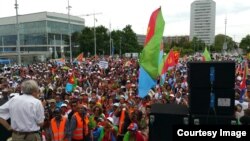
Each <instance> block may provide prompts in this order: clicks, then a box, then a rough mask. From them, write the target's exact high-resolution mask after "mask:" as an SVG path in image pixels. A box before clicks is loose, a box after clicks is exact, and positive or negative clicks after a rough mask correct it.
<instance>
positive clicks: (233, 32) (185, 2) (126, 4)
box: [0, 0, 250, 41]
mask: <svg viewBox="0 0 250 141" xmlns="http://www.w3.org/2000/svg"><path fill="white" fill-rule="evenodd" d="M193 1H194V0H69V2H70V5H71V6H72V9H71V14H72V15H75V16H80V15H85V14H89V13H94V12H97V13H99V12H101V13H102V14H100V15H97V16H96V18H97V19H98V22H96V25H97V26H98V25H104V26H105V27H107V28H109V23H111V28H112V29H113V30H116V29H122V28H124V27H125V26H126V25H128V24H130V25H132V29H133V30H134V31H135V32H136V33H137V34H145V33H146V31H147V25H148V21H149V17H150V15H151V13H152V12H153V11H154V10H155V9H157V8H158V7H159V6H161V7H162V12H163V16H164V19H165V22H166V24H165V30H164V36H175V35H189V27H190V4H191V3H192V2H193ZM215 2H216V30H215V33H216V34H219V33H222V34H224V32H225V31H224V30H225V24H224V23H225V22H224V21H225V18H226V17H227V21H228V22H227V35H229V36H231V37H232V38H233V39H235V40H236V41H240V40H241V38H242V37H245V36H246V35H247V34H250V18H249V15H250V1H249V0H215ZM14 3H15V0H0V17H7V16H14V15H15V9H14ZM18 4H19V14H28V13H34V12H41V11H49V12H58V13H65V14H67V9H66V7H67V4H68V0H18ZM84 18H85V19H86V25H87V26H93V25H94V22H93V17H92V16H90V17H84Z"/></svg>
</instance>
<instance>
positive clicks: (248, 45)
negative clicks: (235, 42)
mask: <svg viewBox="0 0 250 141" xmlns="http://www.w3.org/2000/svg"><path fill="white" fill-rule="evenodd" d="M240 48H242V49H244V50H247V52H249V51H250V35H249V34H248V35H247V36H246V37H244V38H243V39H242V40H241V42H240Z"/></svg>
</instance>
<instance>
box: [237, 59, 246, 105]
mask: <svg viewBox="0 0 250 141" xmlns="http://www.w3.org/2000/svg"><path fill="white" fill-rule="evenodd" d="M247 75H248V63H247V61H245V62H244V71H243V78H242V81H241V83H240V90H241V93H240V99H239V101H240V102H243V99H244V95H245V94H246V90H247V84H246V83H247V82H246V81H247Z"/></svg>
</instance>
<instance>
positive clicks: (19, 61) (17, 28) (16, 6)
mask: <svg viewBox="0 0 250 141" xmlns="http://www.w3.org/2000/svg"><path fill="white" fill-rule="evenodd" d="M15 9H16V33H17V41H16V51H17V60H18V65H21V54H20V37H19V21H18V4H17V0H16V3H15Z"/></svg>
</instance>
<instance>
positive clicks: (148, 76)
mask: <svg viewBox="0 0 250 141" xmlns="http://www.w3.org/2000/svg"><path fill="white" fill-rule="evenodd" d="M164 26H165V21H164V19H163V16H162V13H161V8H158V9H157V10H155V11H154V12H153V13H152V15H151V17H150V20H149V24H148V31H147V35H146V39H145V45H144V48H143V50H142V53H141V55H140V62H139V64H140V70H139V71H140V72H139V88H138V90H139V96H140V97H145V96H146V95H147V94H148V92H149V90H150V89H151V88H152V87H154V86H155V85H156V79H157V77H158V76H159V74H158V67H159V60H160V58H159V56H160V48H161V46H160V44H161V40H162V35H163V31H164Z"/></svg>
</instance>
